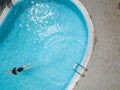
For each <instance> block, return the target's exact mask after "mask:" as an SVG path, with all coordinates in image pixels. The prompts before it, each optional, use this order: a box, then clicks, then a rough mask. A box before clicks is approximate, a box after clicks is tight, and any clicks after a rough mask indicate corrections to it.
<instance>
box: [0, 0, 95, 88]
mask: <svg viewBox="0 0 120 90" xmlns="http://www.w3.org/2000/svg"><path fill="white" fill-rule="evenodd" d="M13 1H14V2H15V3H14V4H16V2H18V1H19V0H13ZM71 2H72V3H73V4H75V5H76V6H77V8H78V9H79V10H80V11H81V13H82V14H83V16H84V19H85V21H86V23H87V27H88V31H89V40H88V47H87V51H86V53H85V56H84V58H83V62H82V66H84V67H86V66H87V64H88V62H89V59H90V56H91V54H92V50H93V43H94V27H93V23H92V20H91V18H90V15H89V13H88V12H87V10H86V8H85V7H84V6H83V4H82V3H81V2H80V1H79V0H71ZM9 10H10V9H9ZM9 10H6V11H5V12H4V13H5V14H6V15H7V14H8V13H9ZM5 14H3V15H4V16H3V17H2V20H1V22H0V23H2V22H4V20H5V18H6V15H5ZM79 72H80V73H83V72H84V70H83V69H81V68H79ZM80 77H81V76H80V75H79V74H77V73H75V75H74V76H73V78H72V80H71V82H70V83H69V85H68V86H67V87H66V89H65V90H73V88H74V87H75V85H76V83H77V82H78V80H79V78H80Z"/></svg>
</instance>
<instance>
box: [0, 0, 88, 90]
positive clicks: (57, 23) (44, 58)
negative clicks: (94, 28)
mask: <svg viewBox="0 0 120 90" xmlns="http://www.w3.org/2000/svg"><path fill="white" fill-rule="evenodd" d="M88 42H89V32H88V27H87V23H86V21H85V19H84V16H83V15H82V12H81V11H79V9H78V8H77V7H76V6H75V5H74V4H73V3H72V2H71V1H70V0H62V1H61V0H19V1H18V2H17V3H16V4H15V6H14V7H13V8H12V9H11V10H10V12H9V13H8V15H7V17H6V18H5V20H4V21H3V23H2V25H1V26H0V90H65V89H66V87H67V86H68V85H69V83H70V81H71V79H72V78H73V76H74V74H75V72H74V70H73V65H74V63H75V62H79V63H81V62H82V61H83V58H84V55H85V53H86V50H87V47H88ZM28 63H31V64H32V67H33V68H31V69H29V70H26V71H24V72H21V73H19V74H18V75H17V76H15V75H13V74H10V75H7V74H5V73H6V72H7V71H9V70H11V69H13V68H14V67H20V66H22V65H25V64H28Z"/></svg>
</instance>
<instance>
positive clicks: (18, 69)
mask: <svg viewBox="0 0 120 90" xmlns="http://www.w3.org/2000/svg"><path fill="white" fill-rule="evenodd" d="M30 68H32V66H31V64H30V63H29V64H27V65H24V66H22V67H19V68H16V67H14V68H13V69H12V70H11V71H9V72H6V74H11V73H12V74H14V75H17V73H18V72H22V71H25V70H27V69H30Z"/></svg>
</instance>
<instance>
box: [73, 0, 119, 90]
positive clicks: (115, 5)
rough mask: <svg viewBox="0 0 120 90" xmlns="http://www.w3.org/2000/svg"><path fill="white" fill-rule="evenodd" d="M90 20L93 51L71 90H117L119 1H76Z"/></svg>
mask: <svg viewBox="0 0 120 90" xmlns="http://www.w3.org/2000/svg"><path fill="white" fill-rule="evenodd" d="M80 1H81V2H82V4H83V5H84V6H85V7H86V9H87V11H88V12H89V14H90V15H91V17H92V21H93V25H94V29H95V42H94V50H93V53H92V56H91V59H90V61H89V63H88V66H87V67H88V69H89V70H88V72H85V75H86V77H85V78H80V79H79V81H78V83H77V84H76V86H75V88H74V90H120V6H119V3H120V0H80Z"/></svg>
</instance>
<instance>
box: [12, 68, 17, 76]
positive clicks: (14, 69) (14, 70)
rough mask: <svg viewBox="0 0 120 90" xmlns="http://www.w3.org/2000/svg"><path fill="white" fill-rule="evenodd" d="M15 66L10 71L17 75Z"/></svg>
mask: <svg viewBox="0 0 120 90" xmlns="http://www.w3.org/2000/svg"><path fill="white" fill-rule="evenodd" d="M16 69H17V68H16V67H15V68H13V70H12V73H13V74H15V75H17V70H16Z"/></svg>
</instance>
